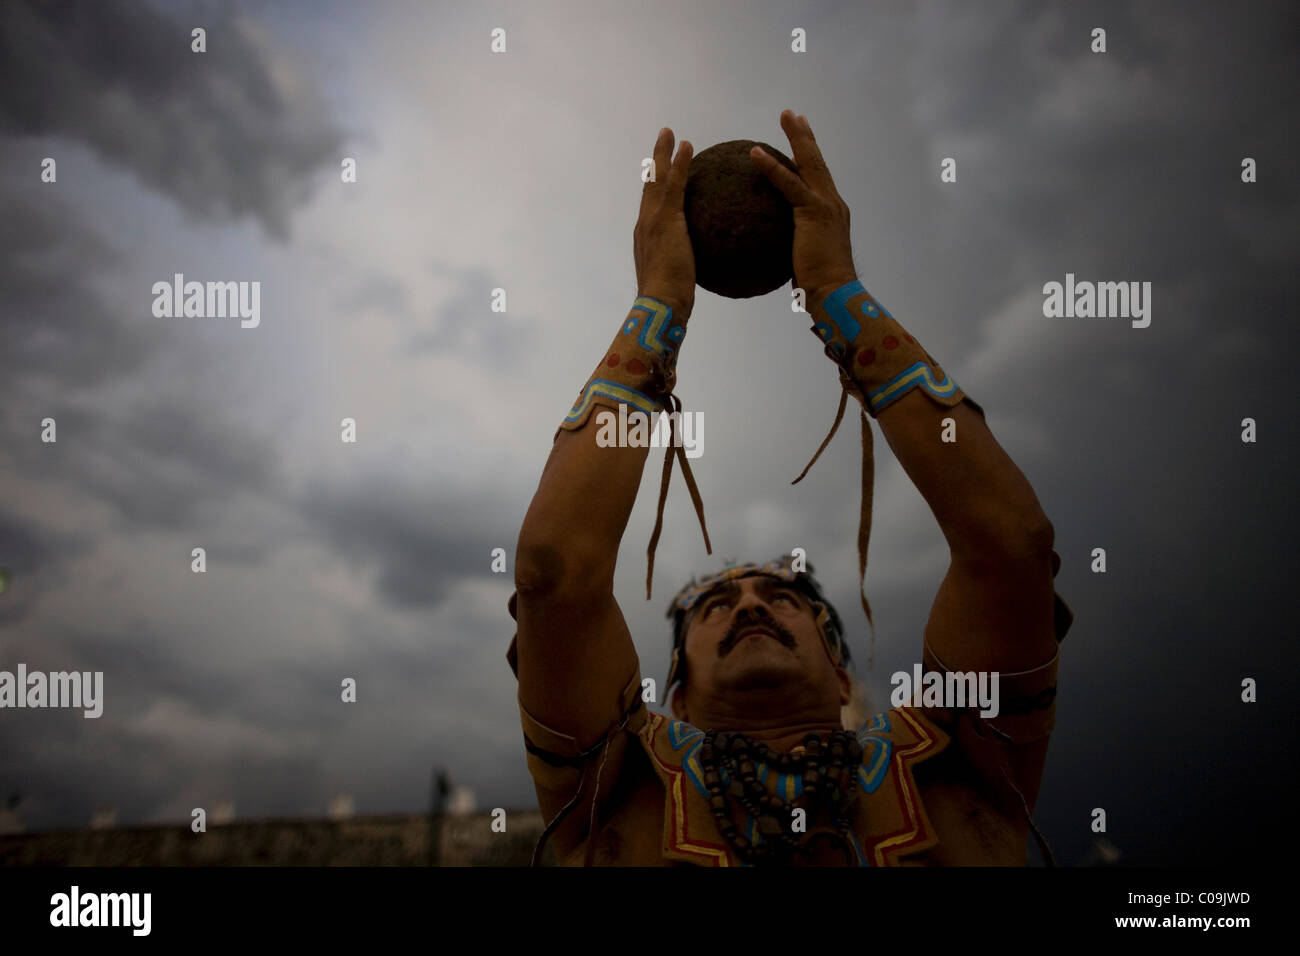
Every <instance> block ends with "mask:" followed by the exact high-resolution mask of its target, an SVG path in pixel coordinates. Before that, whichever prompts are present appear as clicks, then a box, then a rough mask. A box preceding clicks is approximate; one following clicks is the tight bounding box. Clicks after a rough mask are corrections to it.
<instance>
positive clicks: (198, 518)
mask: <svg viewBox="0 0 1300 956" xmlns="http://www.w3.org/2000/svg"><path fill="white" fill-rule="evenodd" d="M54 417H55V418H56V421H57V426H58V433H57V434H58V439H59V440H58V442H57V443H54V444H45V443H42V442H40V441H39V440H37V439H36V438H33V437H32V435H31V434H25V435H23V436H22V438H21V440H17V439H18V436H17V435H15V439H16V440H15V441H14V442H13V443H12V445H11V446H10V449H9V450H10V453H11V454H12V455H13V456H14V457H13V460H12V462H11V468H12V470H13V473H15V474H18V475H21V476H23V477H25V478H30V479H32V480H49V481H56V480H59V479H66V477H67V476H68V475H75V476H76V477H77V482H78V487H79V494H80V495H81V496H82V497H83V498H88V499H91V500H98V501H101V502H103V503H105V504H108V505H110V506H111V507H112V508H113V509H114V511H115V512H116V513H117V515H118V516H119V517H120V518H121V519H122V520H123V521H125V522H127V523H128V524H129V525H131V526H133V527H135V528H137V529H144V528H153V529H159V528H177V529H179V528H192V527H194V526H195V524H196V523H202V522H210V523H211V524H212V528H211V530H212V531H213V532H214V533H218V534H219V533H220V526H221V524H222V521H221V518H222V515H223V508H224V507H225V506H226V505H228V504H229V502H230V500H231V499H232V498H233V497H234V496H235V495H238V494H259V493H263V492H271V491H274V490H275V481H276V469H277V463H278V460H279V458H278V453H277V449H276V446H275V444H274V442H273V440H272V439H271V438H269V437H266V436H264V435H261V434H259V433H258V432H257V431H255V430H254V428H253V427H252V426H251V425H249V424H248V423H245V422H241V421H239V420H237V419H235V418H233V417H230V416H229V414H228V413H226V412H224V411H222V410H221V409H220V408H218V407H214V405H213V404H212V403H210V402H207V401H205V400H203V398H202V397H200V396H197V395H190V394H186V393H184V392H180V393H169V394H168V395H167V396H166V397H165V398H164V397H157V396H151V397H149V398H146V399H142V400H139V401H135V402H131V403H126V404H123V405H116V406H114V405H96V406H93V407H87V406H85V405H80V404H78V405H69V406H68V407H66V408H65V409H63V410H62V411H60V412H58V413H57V414H56V415H55V416H54ZM11 427H12V426H11ZM26 430H27V432H32V431H33V429H32V428H30V427H29V428H27V429H26Z"/></svg>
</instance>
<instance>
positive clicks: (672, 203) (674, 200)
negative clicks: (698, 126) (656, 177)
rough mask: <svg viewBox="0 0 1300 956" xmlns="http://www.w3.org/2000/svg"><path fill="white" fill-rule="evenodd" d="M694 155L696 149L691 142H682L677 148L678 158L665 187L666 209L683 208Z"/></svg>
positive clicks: (674, 161)
mask: <svg viewBox="0 0 1300 956" xmlns="http://www.w3.org/2000/svg"><path fill="white" fill-rule="evenodd" d="M694 155H695V147H694V146H692V145H691V141H690V140H687V139H684V140H682V145H681V146H679V147H677V158H676V159H674V160H673V165H672V168H671V169H670V170H669V171H668V182H667V183H666V184H665V186H664V193H663V203H664V206H665V207H666V208H668V209H681V208H682V204H683V203H684V202H685V199H686V179H687V177H688V176H689V175H690V171H691V157H692V156H694Z"/></svg>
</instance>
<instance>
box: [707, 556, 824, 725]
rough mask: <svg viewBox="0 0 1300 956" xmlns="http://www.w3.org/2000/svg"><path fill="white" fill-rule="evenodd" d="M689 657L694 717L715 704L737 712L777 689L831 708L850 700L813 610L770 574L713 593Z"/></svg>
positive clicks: (723, 586) (728, 583) (722, 586)
mask: <svg viewBox="0 0 1300 956" xmlns="http://www.w3.org/2000/svg"><path fill="white" fill-rule="evenodd" d="M685 654H686V690H685V700H684V703H685V709H686V713H687V714H688V715H689V714H690V713H691V712H697V713H698V712H701V711H702V710H704V709H706V708H702V707H701V704H707V703H708V702H709V701H715V702H726V707H725V708H724V709H728V710H734V709H736V708H737V707H743V702H744V699H745V695H746V693H747V692H751V691H771V690H774V689H779V690H782V691H783V692H784V693H785V694H788V695H789V696H791V697H792V698H799V699H802V700H803V701H824V702H826V705H827V707H828V708H838V707H839V706H840V705H841V704H843V703H847V702H848V679H847V674H846V672H844V671H843V670H841V669H840V668H837V667H836V666H835V665H834V664H833V663H832V662H831V659H830V656H829V655H828V654H827V652H826V647H825V644H824V643H823V641H822V637H821V634H820V632H819V630H818V627H817V622H816V617H815V616H814V613H813V608H812V605H811V604H810V603H809V602H808V599H807V598H805V597H804V595H803V594H801V593H800V592H799V591H798V590H796V589H795V588H794V587H793V586H791V585H789V584H787V583H786V582H784V581H782V580H780V579H778V578H774V577H770V576H768V575H751V576H749V577H744V578H740V579H738V580H732V581H726V582H724V583H722V584H720V585H718V587H716V588H714V589H713V590H712V591H710V592H708V593H707V594H706V595H705V596H704V597H703V598H702V599H701V600H700V602H699V604H698V605H697V606H696V608H695V610H694V613H693V615H692V617H691V619H690V623H689V625H688V627H687V631H686V641H685ZM707 709H708V710H710V711H716V710H717V709H719V708H717V707H715V706H708V707H707Z"/></svg>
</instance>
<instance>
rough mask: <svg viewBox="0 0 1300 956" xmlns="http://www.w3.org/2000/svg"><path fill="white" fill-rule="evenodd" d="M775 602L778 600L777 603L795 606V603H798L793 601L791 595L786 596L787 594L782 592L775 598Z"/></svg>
mask: <svg viewBox="0 0 1300 956" xmlns="http://www.w3.org/2000/svg"><path fill="white" fill-rule="evenodd" d="M776 600H778V601H785V602H786V603H788V604H797V603H798V602H797V601H795V599H794V597H793V596H792V595H790V594H787V593H786V592H784V591H782V592H781V593H780V594H778V595H777V596H776Z"/></svg>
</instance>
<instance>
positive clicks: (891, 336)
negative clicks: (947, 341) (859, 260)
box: [812, 279, 983, 418]
mask: <svg viewBox="0 0 1300 956" xmlns="http://www.w3.org/2000/svg"><path fill="white" fill-rule="evenodd" d="M815 308H816V312H815V313H814V315H813V327H812V330H813V332H814V333H816V335H817V337H818V338H819V339H821V340H822V341H823V342H824V343H826V348H825V351H826V355H827V356H828V357H829V358H830V359H831V360H832V361H834V362H835V363H836V364H837V365H839V367H840V368H841V369H842V370H843V372H844V376H842V377H846V378H848V379H850V380H851V381H852V382H853V383H854V384H856V385H857V388H858V390H859V391H860V394H861V396H863V397H864V400H863V407H864V409H865V410H866V412H867V414H868V415H870V416H871V417H872V418H875V417H876V416H877V415H879V414H880V412H881V411H882V410H883V409H885V408H887V407H888V406H889V405H891V404H892V403H894V402H895V401H897V400H898V399H899V398H901V397H902V396H903V395H905V394H907V393H908V392H909V391H911V390H912V389H914V388H919V389H921V391H923V392H924V393H925V394H926V395H928V396H929V397H930V398H931V399H932V400H934V401H935V402H938V403H939V404H940V405H945V406H948V407H951V406H954V405H958V404H960V403H961V402H962V401H963V400H965V401H967V402H968V403H969V404H971V405H972V406H974V407H975V409H976V410H977V411H979V412H980V414H981V415H982V414H983V410H982V409H980V407H979V406H978V405H976V404H975V403H974V402H973V401H971V399H969V398H968V397H967V396H966V393H965V392H963V391H962V390H961V388H960V386H958V384H957V383H956V382H955V381H954V380H953V379H952V378H951V377H950V376H949V375H948V374H947V373H945V372H944V371H943V369H942V368H940V367H939V365H938V363H937V362H935V360H934V359H933V358H931V357H930V354H929V353H928V352H926V351H925V349H923V348H922V347H921V346H920V344H919V343H918V342H917V341H916V339H914V338H913V337H912V336H911V335H910V334H908V332H907V330H906V329H904V328H903V327H902V326H901V325H899V324H898V320H897V319H895V318H894V317H893V316H892V315H890V314H889V310H887V309H886V308H885V307H884V306H883V305H881V304H880V303H879V302H877V301H876V300H875V299H874V298H873V297H872V296H871V295H870V294H869V293H868V292H867V290H866V289H864V288H863V287H862V283H861V282H858V281H857V280H856V279H855V280H854V281H852V282H846V283H844V285H842V286H840V287H839V288H838V289H836V290H835V291H834V292H832V293H831V294H830V295H828V296H826V298H825V299H823V300H822V301H821V303H820V304H818V305H817V306H815Z"/></svg>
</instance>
